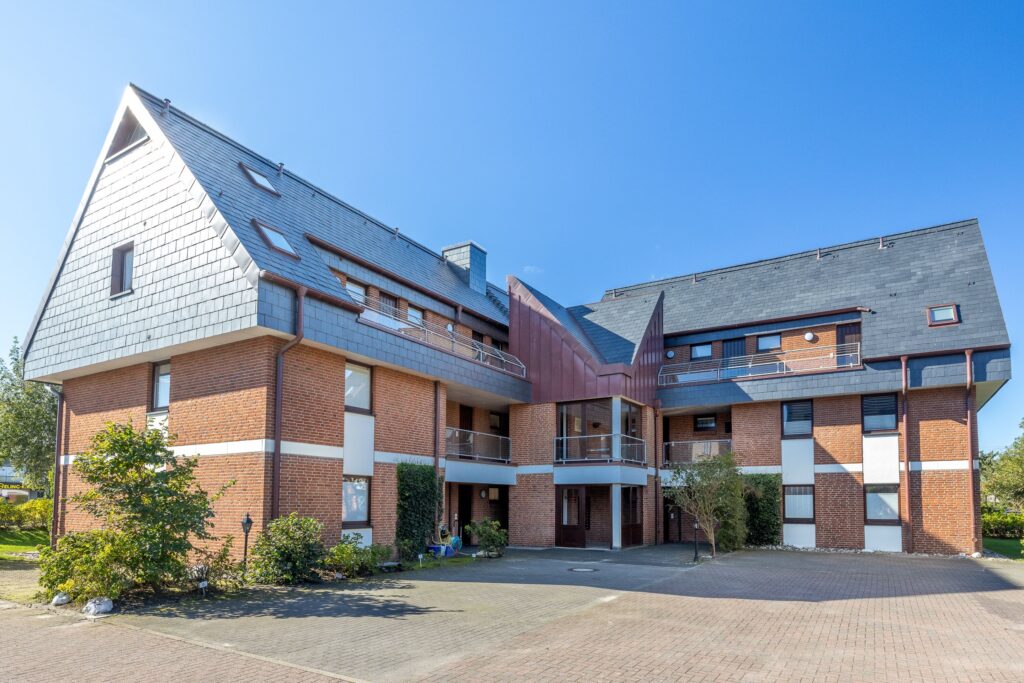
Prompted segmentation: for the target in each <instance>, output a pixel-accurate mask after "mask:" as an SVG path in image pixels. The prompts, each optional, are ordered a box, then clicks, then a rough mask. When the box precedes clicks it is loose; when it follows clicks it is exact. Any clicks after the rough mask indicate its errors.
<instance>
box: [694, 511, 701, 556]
mask: <svg viewBox="0 0 1024 683" xmlns="http://www.w3.org/2000/svg"><path fill="white" fill-rule="evenodd" d="M698 531H700V523H699V522H698V521H697V520H693V561H694V563H697V562H698V561H700V556H699V555H697V532H698Z"/></svg>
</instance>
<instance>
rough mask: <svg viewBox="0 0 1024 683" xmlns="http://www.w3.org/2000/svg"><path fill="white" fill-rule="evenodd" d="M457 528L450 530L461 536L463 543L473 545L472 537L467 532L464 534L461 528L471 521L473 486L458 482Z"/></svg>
mask: <svg viewBox="0 0 1024 683" xmlns="http://www.w3.org/2000/svg"><path fill="white" fill-rule="evenodd" d="M458 510H459V528H458V529H457V530H454V529H453V530H452V533H457V534H458V535H459V537H461V538H462V543H463V544H464V545H473V542H472V539H470V537H469V534H466V533H465V532H464V531H463V530H464V529H465V527H466V525H467V524H469V523H470V522H472V521H473V487H472V486H471V485H469V484H459V507H458Z"/></svg>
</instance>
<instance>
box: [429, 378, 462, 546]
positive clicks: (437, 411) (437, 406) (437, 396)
mask: <svg viewBox="0 0 1024 683" xmlns="http://www.w3.org/2000/svg"><path fill="white" fill-rule="evenodd" d="M440 420H441V383H440V382H438V381H437V380H434V481H435V482H438V481H440V477H441V459H440V458H441V451H440V448H439V446H438V440H439V439H440V438H441V432H440V428H439V426H438V425H439V424H440ZM435 485H436V483H435ZM444 490H445V489H444V488H442V489H441V491H442V494H443V492H444ZM444 503H445V501H443V500H442V501H441V504H442V506H443V505H444ZM437 508H438V506H437V505H435V506H434V529H437V525H438V523H439V522H440V521H441V520H440V519H439V518H438V514H439V511H438V509H437ZM459 521H460V522H461V520H459Z"/></svg>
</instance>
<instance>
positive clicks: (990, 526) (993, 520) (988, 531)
mask: <svg viewBox="0 0 1024 683" xmlns="http://www.w3.org/2000/svg"><path fill="white" fill-rule="evenodd" d="M981 535H982V536H992V537H994V538H1024V514H1020V513H1014V512H1004V511H1002V510H998V509H993V508H991V507H987V506H986V507H983V509H982V513H981Z"/></svg>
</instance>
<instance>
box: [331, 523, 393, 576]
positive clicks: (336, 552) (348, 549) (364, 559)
mask: <svg viewBox="0 0 1024 683" xmlns="http://www.w3.org/2000/svg"><path fill="white" fill-rule="evenodd" d="M362 542H363V536H362V534H343V535H342V537H341V543H339V544H338V545H336V546H334V547H333V548H331V549H330V550H328V551H327V556H326V557H325V558H324V566H325V567H326V568H327V569H329V570H331V571H333V572H338V573H340V574H344V575H345V578H348V579H351V578H353V577H356V576H369V575H371V574H373V573H374V572H375V571H377V565H378V564H380V563H381V562H385V561H387V560H389V559H390V558H391V548H390V547H388V546H386V545H380V544H376V543H375V544H373V545H368V546H365V547H364V546H362V545H361V544H362Z"/></svg>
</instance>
